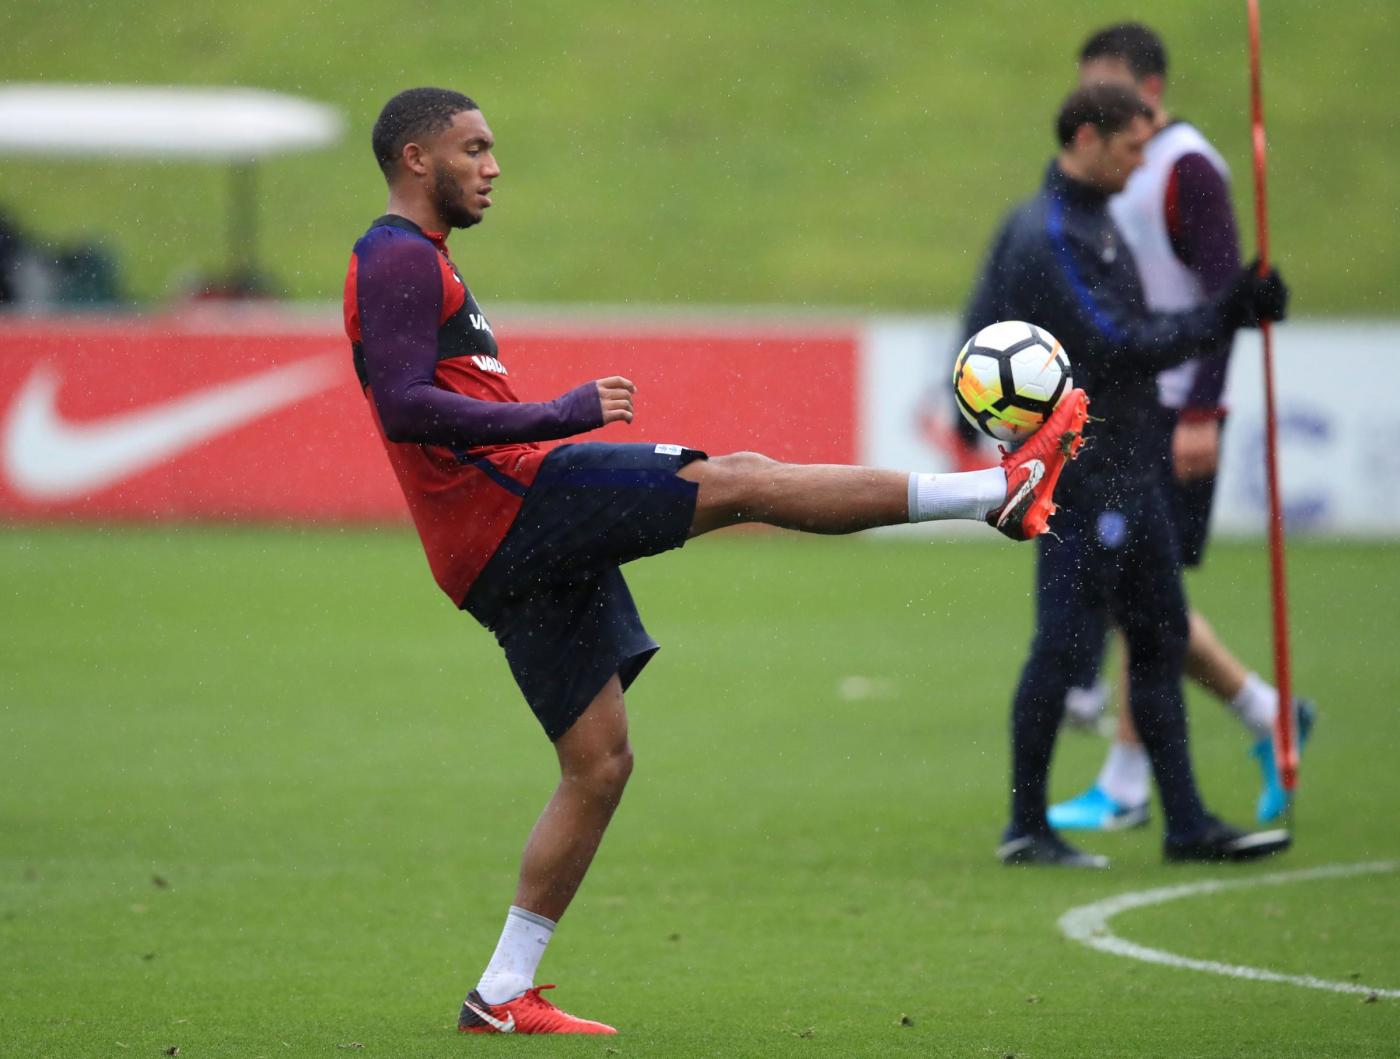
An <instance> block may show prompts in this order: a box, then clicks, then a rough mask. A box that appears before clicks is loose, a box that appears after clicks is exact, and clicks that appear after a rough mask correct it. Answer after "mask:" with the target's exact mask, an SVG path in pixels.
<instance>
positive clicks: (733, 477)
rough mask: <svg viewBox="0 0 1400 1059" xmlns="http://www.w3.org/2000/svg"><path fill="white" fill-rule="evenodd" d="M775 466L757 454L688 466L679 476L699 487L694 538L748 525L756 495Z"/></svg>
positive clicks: (717, 458) (739, 453)
mask: <svg viewBox="0 0 1400 1059" xmlns="http://www.w3.org/2000/svg"><path fill="white" fill-rule="evenodd" d="M775 465H776V461H774V460H772V459H770V458H769V457H767V456H764V455H762V454H760V453H757V452H731V453H728V454H727V455H724V456H715V457H712V458H710V459H708V460H704V461H698V460H697V461H695V462H693V463H690V464H687V465H686V466H685V467H684V468H683V469H682V470H681V471H680V472H679V474H680V476H681V477H682V478H685V479H687V480H688V481H691V482H694V483H695V485H696V487H697V493H696V497H695V515H694V518H693V519H692V521H691V533H690V535H691V536H692V537H698V536H699V535H700V534H702V533H709V532H710V531H711V530H717V529H723V528H724V527H725V526H734V525H738V524H739V523H741V522H746V521H748V520H749V519H750V511H751V509H752V507H753V504H754V498H755V495H756V493H757V491H758V489H759V488H760V487H761V483H762V482H764V481H765V480H766V479H768V478H769V477H771V472H772V470H773V468H774V466H775Z"/></svg>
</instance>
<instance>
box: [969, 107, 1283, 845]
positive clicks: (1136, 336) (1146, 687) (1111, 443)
mask: <svg viewBox="0 0 1400 1059" xmlns="http://www.w3.org/2000/svg"><path fill="white" fill-rule="evenodd" d="M1152 131H1153V127H1152V111H1151V109H1150V108H1149V107H1148V106H1147V104H1146V103H1144V102H1143V101H1142V99H1141V98H1140V97H1139V96H1138V95H1137V93H1136V92H1135V91H1133V90H1132V89H1129V88H1126V87H1124V86H1122V85H1113V84H1096V85H1092V86H1089V87H1086V88H1081V89H1078V90H1077V91H1075V92H1073V93H1072V94H1071V95H1070V96H1069V98H1068V99H1066V100H1065V102H1064V103H1063V105H1062V106H1061V108H1060V111H1059V114H1058V116H1057V118H1056V121H1055V132H1056V135H1057V138H1058V141H1059V144H1060V151H1059V153H1058V154H1057V155H1056V157H1055V158H1054V159H1053V160H1052V161H1051V162H1050V164H1049V166H1048V168H1047V170H1046V174H1045V179H1044V183H1043V184H1042V187H1041V190H1040V192H1039V194H1037V195H1036V196H1035V197H1034V198H1032V199H1031V200H1030V201H1029V202H1027V203H1025V204H1023V205H1022V206H1020V207H1018V208H1017V209H1015V210H1014V211H1013V212H1012V213H1011V215H1010V216H1009V217H1008V218H1007V220H1006V221H1005V222H1004V224H1003V226H1002V228H1001V231H1000V232H999V233H998V235H997V237H996V239H995V241H994V243H993V245H992V250H991V254H990V257H989V259H988V261H987V263H986V265H985V267H984V270H983V273H982V276H981V278H980V280H979V282H978V284H977V286H976V288H975V290H974V292H973V296H972V300H971V302H970V304H969V307H968V311H967V314H966V319H965V321H964V333H967V334H971V333H974V332H976V331H977V330H979V329H981V328H982V327H984V326H986V325H987V324H989V323H992V322H993V321H996V320H1005V319H1021V320H1030V321H1034V322H1035V323H1036V324H1039V325H1040V326H1042V327H1045V328H1047V329H1048V330H1049V331H1051V332H1052V333H1053V334H1054V335H1055V336H1056V337H1057V338H1058V339H1059V340H1060V341H1061V342H1063V343H1064V346H1065V348H1066V349H1067V350H1068V351H1069V353H1070V356H1071V358H1072V359H1073V363H1074V377H1075V381H1076V382H1077V383H1079V384H1080V385H1081V386H1083V387H1084V389H1085V391H1086V392H1087V393H1088V395H1089V397H1090V399H1091V400H1092V401H1093V402H1094V415H1095V419H1096V420H1099V419H1101V420H1102V422H1100V423H1097V424H1096V428H1095V431H1094V438H1093V444H1092V445H1090V446H1089V447H1087V448H1086V449H1085V452H1084V455H1083V457H1082V458H1081V459H1079V460H1078V461H1076V462H1075V463H1073V464H1071V465H1069V466H1068V467H1067V468H1066V471H1065V475H1064V478H1063V480H1062V482H1061V486H1060V490H1061V499H1062V500H1063V502H1064V503H1063V510H1062V511H1061V513H1060V514H1059V515H1058V516H1057V518H1056V523H1055V534H1053V535H1047V536H1042V537H1040V538H1038V539H1037V542H1036V543H1037V565H1036V589H1037V595H1036V631H1035V637H1034V640H1033V641H1032V644H1031V653H1030V657H1029V659H1028V660H1027V662H1026V665H1025V668H1024V670H1023V671H1022V674H1021V680H1020V684H1019V686H1018V688H1017V690H1016V695H1015V700H1014V703H1013V707H1012V800H1011V820H1010V822H1009V824H1008V825H1007V827H1006V830H1005V832H1004V833H1003V836H1002V843H1001V845H1000V847H999V848H998V850H997V854H998V856H999V857H1000V858H1001V860H1002V861H1003V862H1004V863H1006V864H1056V865H1063V866H1069V867H1086V868H1098V867H1106V866H1107V860H1106V858H1103V857H1097V856H1092V855H1089V854H1085V853H1082V852H1080V851H1079V850H1077V849H1074V848H1073V847H1072V846H1070V845H1069V844H1068V843H1066V842H1065V841H1064V840H1063V839H1061V838H1060V837H1059V835H1058V834H1057V833H1056V832H1055V831H1054V830H1052V829H1051V827H1050V825H1049V823H1048V822H1047V820H1046V815H1045V814H1046V804H1045V803H1046V797H1045V795H1046V784H1047V779H1048V774H1049V770H1050V759H1051V756H1052V754H1053V751H1054V746H1055V737H1056V734H1057V732H1058V730H1059V726H1060V718H1061V715H1062V713H1063V712H1064V703H1065V695H1066V692H1067V691H1068V690H1069V688H1070V686H1071V682H1072V680H1073V678H1074V676H1075V673H1076V668H1077V662H1078V660H1079V658H1080V657H1081V656H1082V654H1083V646H1082V645H1083V644H1085V643H1091V642H1093V640H1092V638H1093V637H1095V636H1097V637H1098V638H1099V639H1100V640H1101V639H1102V635H1103V634H1102V629H1103V626H1104V621H1105V618H1106V617H1107V618H1111V619H1112V620H1113V622H1114V623H1115V624H1117V626H1118V627H1119V628H1120V629H1121V630H1122V631H1123V635H1124V637H1125V639H1126V641H1127V644H1128V654H1129V659H1130V664H1129V674H1128V677H1129V684H1130V687H1131V695H1130V702H1131V707H1132V711H1133V720H1134V721H1135V722H1136V725H1137V730H1138V732H1139V734H1140V735H1141V738H1142V742H1143V745H1144V747H1145V749H1146V752H1147V756H1148V758H1149V760H1150V761H1151V764H1152V768H1153V773H1154V775H1155V777H1156V781H1157V787H1158V790H1159V792H1160V793H1161V797H1162V804H1163V809H1164V812H1165V815H1166V823H1167V829H1166V831H1167V833H1166V838H1165V842H1164V853H1165V856H1166V857H1167V859H1169V860H1191V861H1217V860H1234V859H1245V858H1249V857H1255V856H1261V855H1264V854H1267V853H1273V852H1277V851H1279V850H1281V849H1283V848H1285V847H1287V845H1288V844H1289V842H1290V838H1289V835H1288V833H1287V832H1286V831H1273V832H1262V833H1259V834H1246V833H1244V832H1241V831H1239V830H1236V829H1235V828H1232V827H1230V826H1228V825H1226V824H1224V823H1222V822H1221V821H1219V820H1217V819H1216V818H1215V817H1213V816H1212V815H1211V814H1210V813H1208V812H1207V811H1206V808H1205V806H1204V805H1203V804H1202V802H1201V798H1200V794H1199V792H1198V791H1197V789H1196V784H1195V780H1194V777H1193V775H1192V768H1191V759H1190V753H1189V749H1188V745H1187V734H1186V716H1185V710H1184V707H1183V705H1182V699H1181V683H1180V678H1181V665H1182V657H1183V655H1184V652H1185V648H1186V637H1187V631H1186V630H1187V622H1186V600H1185V595H1184V593H1183V590H1182V584H1181V567H1180V563H1179V560H1178V558H1177V546H1176V540H1175V535H1174V534H1173V532H1172V529H1171V523H1170V520H1169V518H1168V516H1167V500H1166V498H1165V496H1164V495H1163V489H1162V482H1161V478H1162V476H1161V474H1160V473H1159V471H1158V466H1159V461H1160V458H1161V457H1160V453H1159V450H1160V448H1161V445H1162V439H1163V438H1165V437H1166V436H1167V431H1166V430H1165V429H1164V427H1163V423H1164V421H1165V417H1167V416H1168V414H1169V413H1168V412H1167V411H1166V410H1165V409H1163V408H1162V406H1161V404H1160V403H1159V401H1158V400H1157V390H1156V377H1157V374H1158V373H1159V372H1161V371H1162V370H1163V369H1165V368H1169V367H1172V366H1173V365H1176V364H1180V363H1183V362H1184V361H1187V360H1189V359H1191V358H1193V357H1197V356H1200V355H1202V354H1204V353H1206V352H1209V351H1210V350H1213V349H1216V348H1218V347H1219V345H1220V343H1221V342H1222V341H1223V340H1224V339H1225V338H1226V337H1228V336H1230V335H1232V334H1233V333H1234V331H1235V330H1236V329H1237V328H1238V327H1241V326H1247V325H1251V324H1257V323H1258V321H1259V320H1260V319H1281V318H1282V316H1283V312H1284V308H1285V305H1286V297H1287V290H1286V288H1285V287H1284V286H1283V282H1282V280H1281V279H1280V278H1279V276H1278V274H1277V272H1270V274H1269V275H1268V276H1267V277H1259V276H1257V275H1256V274H1255V273H1254V272H1253V271H1251V270H1248V269H1241V270H1238V271H1236V272H1235V273H1234V274H1233V275H1232V277H1231V280H1230V283H1229V284H1228V285H1227V288H1226V290H1225V291H1224V292H1223V293H1222V294H1221V295H1219V296H1217V297H1216V298H1213V299H1211V300H1210V301H1208V302H1206V303H1204V304H1202V305H1199V306H1197V307H1195V308H1193V309H1188V310H1185V311H1182V312H1174V313H1154V312H1150V311H1149V310H1148V309H1147V307H1146V306H1145V304H1144V302H1143V295H1142V287H1141V284H1140V282H1139V280H1138V275H1137V269H1136V267H1135V266H1134V264H1133V261H1132V258H1131V256H1130V255H1129V254H1128V252H1127V248H1126V246H1125V245H1124V243H1123V239H1122V236H1121V234H1120V233H1119V231H1118V228H1117V226H1116V225H1115V224H1114V223H1113V220H1112V218H1111V217H1110V215H1109V212H1108V205H1107V204H1108V197H1109V196H1110V195H1112V194H1115V193H1117V192H1119V191H1121V190H1122V189H1123V186H1124V185H1125V184H1126V182H1127V180H1128V177H1129V175H1130V174H1131V173H1132V172H1133V170H1134V169H1136V168H1137V167H1138V166H1139V165H1140V164H1141V162H1142V154H1143V150H1144V148H1145V146H1146V144H1147V141H1148V139H1149V138H1150V137H1151V135H1152Z"/></svg>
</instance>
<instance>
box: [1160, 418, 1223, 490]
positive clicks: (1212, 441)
mask: <svg viewBox="0 0 1400 1059" xmlns="http://www.w3.org/2000/svg"><path fill="white" fill-rule="evenodd" d="M1219 463H1220V420H1218V419H1183V420H1182V421H1181V422H1179V423H1177V425H1176V430H1175V431H1174V432H1173V433H1172V470H1173V472H1174V473H1175V474H1176V480H1177V481H1178V482H1194V481H1196V480H1197V479H1198V478H1209V477H1210V476H1211V475H1212V474H1214V473H1215V469H1216V467H1217V466H1218V465H1219Z"/></svg>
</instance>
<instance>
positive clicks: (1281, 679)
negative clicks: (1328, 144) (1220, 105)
mask: <svg viewBox="0 0 1400 1059" xmlns="http://www.w3.org/2000/svg"><path fill="white" fill-rule="evenodd" d="M1247 3H1248V5H1249V103H1250V122H1251V124H1252V126H1253V132H1254V137H1253V138H1254V229H1255V233H1256V237H1257V238H1258V241H1259V273H1260V275H1263V274H1264V273H1266V272H1267V271H1268V269H1269V200H1268V194H1267V190H1266V187H1265V180H1264V173H1265V169H1264V148H1265V140H1264V102H1263V95H1262V93H1261V92H1260V89H1259V0H1247ZM1259 333H1260V334H1261V335H1262V336H1263V339H1264V437H1265V444H1264V453H1265V463H1266V465H1267V471H1268V477H1269V490H1268V492H1269V568H1270V572H1271V574H1272V586H1273V602H1274V684H1275V685H1276V686H1277V687H1278V702H1279V711H1278V720H1277V721H1276V722H1275V729H1274V755H1275V758H1276V760H1277V761H1278V766H1279V778H1280V779H1281V780H1282V781H1283V789H1284V790H1285V791H1287V792H1288V793H1289V795H1290V796H1291V795H1292V793H1293V791H1294V789H1295V788H1296V787H1297V786H1298V739H1297V732H1296V731H1295V727H1294V715H1293V686H1292V679H1291V674H1290V672H1289V665H1288V591H1287V586H1286V585H1285V579H1284V563H1283V502H1282V500H1281V498H1280V496H1279V488H1278V418H1277V415H1276V413H1275V410H1274V333H1273V327H1272V325H1271V324H1270V321H1268V320H1264V321H1262V322H1261V323H1260V325H1259Z"/></svg>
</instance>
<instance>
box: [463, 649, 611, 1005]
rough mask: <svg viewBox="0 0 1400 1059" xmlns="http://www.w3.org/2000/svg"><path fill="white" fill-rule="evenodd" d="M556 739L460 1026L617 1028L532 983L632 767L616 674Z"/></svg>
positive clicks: (601, 836)
mask: <svg viewBox="0 0 1400 1059" xmlns="http://www.w3.org/2000/svg"><path fill="white" fill-rule="evenodd" d="M554 748H555V751H556V753H557V754H558V757H559V773H560V776H559V785H558V787H556V788H555V790H554V794H553V796H552V797H551V798H550V800H549V803H548V804H547V805H546V806H545V809H544V812H543V813H541V814H540V818H539V820H538V821H536V823H535V827H534V829H533V830H532V831H531V832H530V837H529V839H528V840H527V841H526V843H525V852H524V856H523V857H522V859H521V865H520V880H519V884H518V886H517V888H516V893H515V904H514V905H513V906H512V907H511V909H510V912H509V914H508V915H507V917H506V925H505V929H504V930H503V931H502V933H501V938H500V941H499V942H498V943H497V945H496V951H495V953H493V955H492V957H491V962H490V963H489V964H488V965H487V968H486V971H485V973H484V974H483V975H482V976H481V981H480V982H479V983H477V987H476V989H474V990H473V991H472V992H471V993H469V994H468V995H467V999H466V1001H465V1002H464V1003H463V1005H462V1014H461V1018H460V1019H459V1021H458V1028H459V1029H460V1030H462V1031H463V1032H469V1033H493V1032H494V1033H501V1032H513V1033H613V1032H616V1031H615V1030H613V1029H612V1027H610V1026H607V1025H605V1024H603V1023H601V1022H593V1021H591V1020H588V1019H579V1018H575V1017H574V1016H572V1015H569V1014H567V1013H565V1012H563V1011H560V1010H559V1009H558V1008H557V1007H555V1006H554V1005H553V1004H551V1003H549V1001H547V1000H545V999H543V998H542V997H541V996H540V991H539V989H538V988H535V970H536V968H537V967H538V966H539V962H540V959H541V957H542V956H543V955H544V950H545V946H546V945H547V944H548V943H549V940H550V937H551V936H552V935H553V933H554V928H555V925H556V924H557V923H558V921H559V919H560V917H562V916H563V914H564V912H565V910H566V909H567V908H568V907H569V902H570V901H572V900H573V897H574V894H575V893H576V892H577V891H578V887H579V884H580V883H582V882H583V877H584V875H585V874H586V873H587V871H588V866H589V865H590V864H592V862H593V855H594V854H595V853H596V852H597V851H598V844H599V842H601V841H602V838H603V832H604V831H606V830H607V827H608V823H609V822H610V821H611V820H612V815H613V811H614V810H615V809H616V808H617V805H618V802H619V801H620V800H621V798H622V792H623V789H624V788H625V787H626V785H627V778H628V776H630V775H631V773H632V750H631V747H630V746H629V744H628V741H627V710H626V707H625V706H624V704H623V698H622V684H621V682H620V681H619V679H618V678H617V677H616V676H614V677H613V678H612V679H611V680H609V681H608V682H607V684H606V685H604V687H603V689H602V691H600V692H599V693H598V695H597V696H596V697H595V698H594V699H593V701H592V702H591V703H590V704H589V706H588V708H587V709H586V710H585V711H584V712H583V714H582V715H581V716H580V717H579V719H578V720H577V721H575V722H574V723H573V725H572V726H570V728H569V730H568V731H567V732H565V733H564V734H563V735H562V736H560V737H559V739H558V740H557V741H556V742H555V744H554ZM540 988H545V989H547V988H550V987H549V986H542V987H540Z"/></svg>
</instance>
